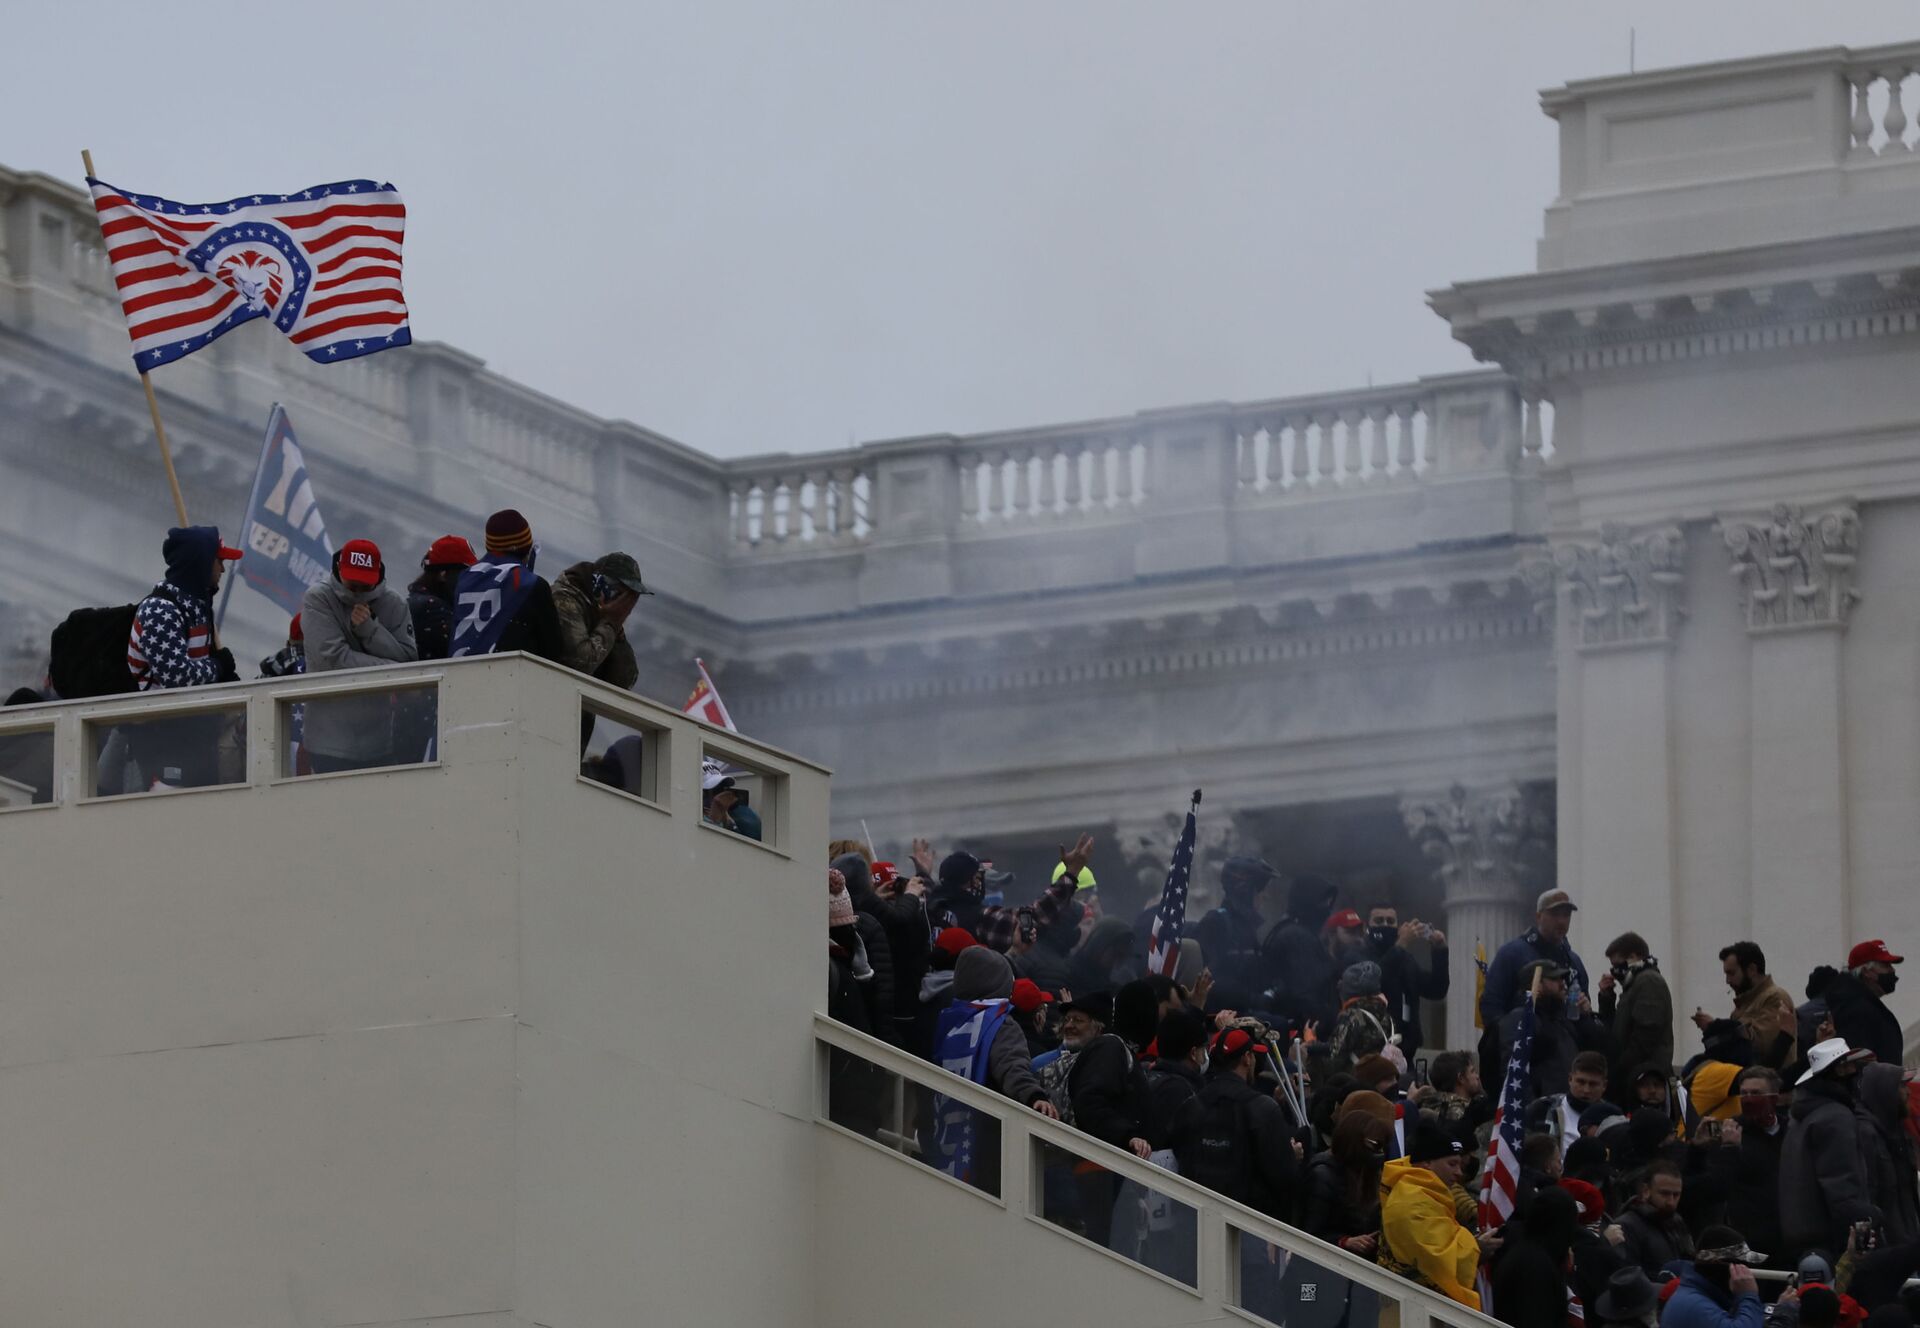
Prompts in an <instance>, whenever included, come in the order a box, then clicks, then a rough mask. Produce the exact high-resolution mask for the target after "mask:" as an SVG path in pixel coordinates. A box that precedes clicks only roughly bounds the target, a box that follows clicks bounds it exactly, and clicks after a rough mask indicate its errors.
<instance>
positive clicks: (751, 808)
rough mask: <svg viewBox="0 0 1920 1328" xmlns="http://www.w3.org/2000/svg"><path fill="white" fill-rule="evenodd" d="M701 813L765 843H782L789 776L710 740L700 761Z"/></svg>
mask: <svg viewBox="0 0 1920 1328" xmlns="http://www.w3.org/2000/svg"><path fill="white" fill-rule="evenodd" d="M700 771H701V781H700V782H701V788H700V809H701V816H702V817H703V818H704V819H705V820H706V821H707V822H708V824H710V825H717V826H720V827H722V828H724V829H727V830H731V831H733V832H734V833H735V834H739V835H745V836H746V837H747V838H748V839H756V840H758V841H760V842H761V843H763V844H771V845H778V844H779V843H780V801H781V799H782V798H783V797H784V796H785V794H786V783H787V777H786V776H785V775H784V774H782V773H781V772H779V771H778V770H769V769H767V768H766V767H764V766H760V765H756V764H755V763H754V762H753V761H752V760H750V759H748V758H746V757H743V756H741V755H740V754H739V753H737V752H733V751H729V750H725V749H722V748H717V747H715V746H713V745H712V744H711V743H709V744H708V745H707V746H706V747H705V748H703V749H702V752H701V761H700Z"/></svg>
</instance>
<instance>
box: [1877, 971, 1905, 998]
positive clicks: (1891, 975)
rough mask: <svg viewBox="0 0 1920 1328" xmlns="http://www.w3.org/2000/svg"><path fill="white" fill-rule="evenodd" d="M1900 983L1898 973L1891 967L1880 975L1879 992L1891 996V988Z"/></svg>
mask: <svg viewBox="0 0 1920 1328" xmlns="http://www.w3.org/2000/svg"><path fill="white" fill-rule="evenodd" d="M1899 985H1900V975H1899V974H1898V973H1895V972H1893V971H1892V970H1891V969H1890V970H1888V971H1887V972H1885V973H1882V974H1881V975H1880V994H1881V995H1882V996H1891V995H1892V994H1893V989H1894V988H1895V987H1897V986H1899Z"/></svg>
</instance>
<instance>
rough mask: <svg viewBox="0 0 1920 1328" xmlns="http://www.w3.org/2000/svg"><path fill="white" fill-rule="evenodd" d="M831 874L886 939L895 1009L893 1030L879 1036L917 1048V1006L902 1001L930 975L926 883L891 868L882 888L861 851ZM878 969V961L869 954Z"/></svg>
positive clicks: (837, 864) (835, 862) (840, 860)
mask: <svg viewBox="0 0 1920 1328" xmlns="http://www.w3.org/2000/svg"><path fill="white" fill-rule="evenodd" d="M832 867H833V870H835V871H837V872H839V873H840V875H841V877H842V878H843V879H844V880H845V881H846V883H847V897H848V898H849V899H851V900H853V907H854V910H855V911H856V912H857V913H859V914H860V916H861V917H863V918H866V919H869V920H871V921H873V922H875V923H877V924H878V926H879V928H880V931H881V933H882V934H883V936H884V937H885V950H886V956H885V957H886V967H887V972H886V979H887V991H888V993H889V1002H888V1003H889V1005H890V1006H891V1007H892V1025H893V1028H892V1031H891V1032H889V1033H876V1034H875V1036H876V1037H884V1038H886V1040H887V1041H889V1042H891V1043H893V1044H894V1045H895V1046H899V1047H910V1046H912V1045H913V1022H914V1010H913V1005H914V1002H913V1001H912V1000H911V999H902V996H903V995H905V994H907V993H916V992H918V991H919V990H920V979H921V978H923V977H925V976H926V973H927V953H928V951H929V950H931V949H932V948H933V943H932V940H931V938H930V935H929V932H928V929H927V905H926V885H925V883H924V882H922V881H921V880H919V879H918V878H917V877H916V878H914V879H913V880H910V881H905V882H903V881H901V880H900V879H899V878H898V877H897V876H896V875H895V874H894V873H893V870H892V868H891V867H887V868H886V870H885V872H884V873H883V875H884V877H885V880H884V881H883V883H882V885H881V886H878V887H876V886H875V884H874V875H873V868H871V867H870V866H868V865H867V860H866V858H864V857H863V856H861V855H860V854H858V853H842V854H841V855H840V856H839V857H837V858H835V859H834V860H833V864H832ZM868 958H869V959H871V960H873V963H874V967H875V968H876V969H878V968H879V967H880V961H879V959H877V958H875V957H874V956H873V955H872V954H871V953H869V955H868Z"/></svg>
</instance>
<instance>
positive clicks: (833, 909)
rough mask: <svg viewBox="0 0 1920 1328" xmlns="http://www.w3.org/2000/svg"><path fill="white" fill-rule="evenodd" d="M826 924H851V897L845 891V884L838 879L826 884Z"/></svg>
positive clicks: (844, 925) (843, 925) (840, 925)
mask: <svg viewBox="0 0 1920 1328" xmlns="http://www.w3.org/2000/svg"><path fill="white" fill-rule="evenodd" d="M827 926H828V927H851V926H853V897H852V896H851V895H849V894H848V893H847V887H846V886H845V884H843V883H841V882H838V881H831V882H828V884H827Z"/></svg>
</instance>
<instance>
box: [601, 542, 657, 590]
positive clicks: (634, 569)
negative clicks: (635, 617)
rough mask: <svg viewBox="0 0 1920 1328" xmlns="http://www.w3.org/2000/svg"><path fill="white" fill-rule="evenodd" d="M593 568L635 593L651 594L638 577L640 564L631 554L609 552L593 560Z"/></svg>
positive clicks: (645, 584)
mask: <svg viewBox="0 0 1920 1328" xmlns="http://www.w3.org/2000/svg"><path fill="white" fill-rule="evenodd" d="M593 570H594V571H596V572H598V573H600V575H601V576H604V577H607V578H608V579H609V580H613V581H618V582H619V583H620V584H621V585H623V586H625V587H626V588H627V589H628V590H631V591H632V592H633V593H634V594H636V595H651V594H652V593H653V592H652V591H651V590H648V589H647V583H646V582H645V581H642V580H641V579H640V564H639V563H637V562H635V561H634V560H633V556H632V555H631V554H625V553H617V552H616V553H609V554H607V555H605V556H604V557H601V558H598V559H596V560H595V561H594V564H593Z"/></svg>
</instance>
